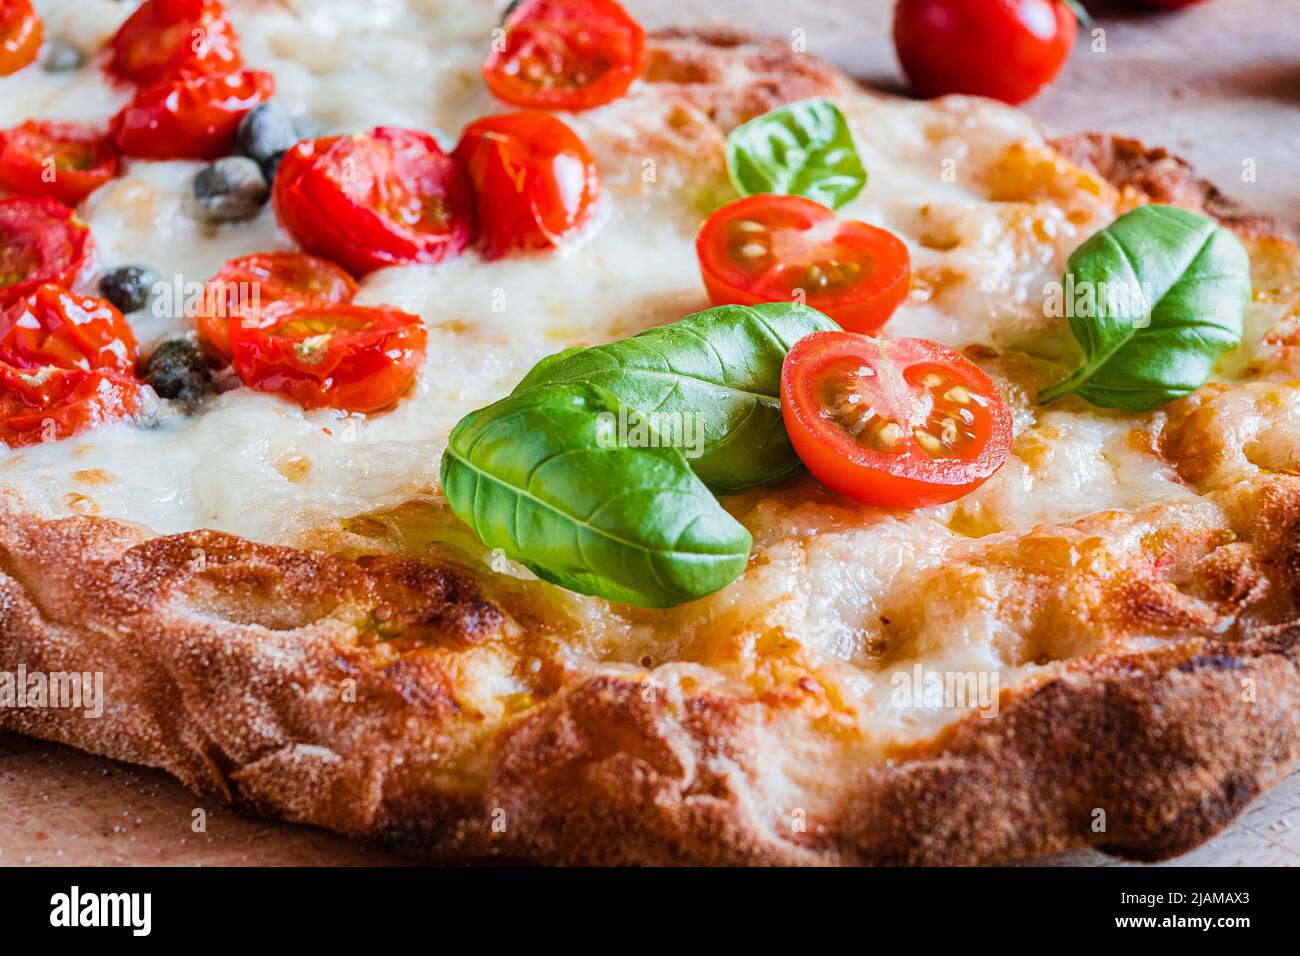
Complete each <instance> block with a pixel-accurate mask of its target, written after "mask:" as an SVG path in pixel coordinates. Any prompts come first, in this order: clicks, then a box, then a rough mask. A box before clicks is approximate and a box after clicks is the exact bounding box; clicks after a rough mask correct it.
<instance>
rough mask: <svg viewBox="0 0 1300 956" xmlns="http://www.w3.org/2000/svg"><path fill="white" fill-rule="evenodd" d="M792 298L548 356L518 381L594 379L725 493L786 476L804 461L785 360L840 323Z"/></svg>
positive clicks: (521, 387)
mask: <svg viewBox="0 0 1300 956" xmlns="http://www.w3.org/2000/svg"><path fill="white" fill-rule="evenodd" d="M838 328H839V326H837V325H836V324H835V323H834V322H832V321H831V320H830V319H828V318H827V317H826V316H824V315H822V314H821V313H820V312H818V311H817V310H816V309H811V308H809V307H807V306H804V305H798V304H796V303H786V302H773V303H767V304H764V305H756V306H739V305H724V306H720V307H718V308H716V309H709V310H708V311H706V312H697V313H696V314H694V315H688V316H687V317H686V318H684V319H681V320H679V321H677V322H674V323H672V324H671V325H664V326H659V327H658V328H653V329H649V330H648V331H645V332H642V333H641V334H640V335H637V336H634V337H632V338H630V339H623V340H621V341H618V342H611V343H609V344H608V345H599V346H596V347H595V348H589V349H569V350H568V351H566V352H561V353H559V354H558V355H552V356H550V357H549V358H546V359H543V360H542V361H541V362H540V363H539V364H538V366H537V367H536V368H534V369H533V370H532V371H531V372H529V373H528V375H527V376H525V377H524V379H523V381H521V382H520V383H519V384H518V385H517V386H515V391H514V394H516V395H518V394H520V393H521V392H525V391H527V390H529V389H531V388H535V387H536V386H538V385H540V384H543V383H554V382H592V383H594V384H596V385H599V386H600V387H602V388H604V389H606V390H608V391H609V392H610V393H611V394H613V395H614V397H615V398H616V399H618V400H619V401H620V402H622V403H623V404H624V405H626V406H627V407H628V408H630V409H633V410H634V411H635V412H638V413H640V414H641V415H642V416H644V417H645V418H646V419H647V420H648V422H649V427H650V428H651V429H653V431H654V432H655V433H657V434H658V435H659V436H660V438H661V439H663V440H666V441H667V442H668V443H669V444H671V445H674V446H676V447H679V448H681V449H682V451H683V453H684V454H685V455H686V458H687V461H688V462H689V463H690V466H691V467H692V468H693V469H694V470H695V473H696V474H697V475H699V476H700V478H701V479H702V480H703V481H704V483H705V484H706V485H708V486H709V488H710V489H712V490H713V491H715V492H717V493H719V494H730V493H733V492H737V491H744V490H746V489H748V488H753V487H756V486H758V485H764V484H769V483H772V482H776V481H780V480H781V479H783V478H786V477H788V476H789V475H792V474H794V473H796V472H798V471H799V470H800V469H801V468H802V467H803V465H802V463H801V462H800V461H799V456H798V455H796V454H795V451H794V448H793V447H792V446H791V445H790V439H789V436H787V435H786V432H785V423H784V421H783V420H782V418H781V365H782V363H784V362H785V353H786V352H788V351H789V350H790V348H791V347H792V346H793V345H794V344H795V343H796V342H798V341H799V340H800V339H801V338H803V337H804V336H805V335H808V334H810V333H812V332H818V331H823V330H828V329H829V330H833V329H838Z"/></svg>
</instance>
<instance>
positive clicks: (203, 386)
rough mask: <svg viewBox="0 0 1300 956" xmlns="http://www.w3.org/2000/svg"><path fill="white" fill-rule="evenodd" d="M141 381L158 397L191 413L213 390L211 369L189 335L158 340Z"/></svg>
mask: <svg viewBox="0 0 1300 956" xmlns="http://www.w3.org/2000/svg"><path fill="white" fill-rule="evenodd" d="M145 380H146V381H147V382H148V383H149V384H150V385H152V386H153V390H154V391H155V392H157V393H158V394H159V396H161V397H162V398H167V399H171V400H172V401H174V402H176V403H177V404H178V405H180V406H181V407H182V408H184V410H185V411H186V412H187V413H192V412H194V411H195V410H196V409H197V408H198V407H199V406H200V405H201V404H203V401H204V399H205V398H207V396H208V395H209V394H210V393H211V392H212V391H213V387H212V369H211V368H209V367H208V363H207V360H206V359H205V358H204V356H203V351H202V350H201V349H200V348H199V345H198V343H197V342H196V341H195V340H194V339H193V338H192V337H190V336H176V337H174V338H168V339H163V341H162V342H160V343H158V345H157V346H156V347H155V348H154V350H153V353H152V354H151V355H150V356H149V361H148V363H147V364H146V366H145Z"/></svg>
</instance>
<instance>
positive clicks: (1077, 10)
mask: <svg viewBox="0 0 1300 956" xmlns="http://www.w3.org/2000/svg"><path fill="white" fill-rule="evenodd" d="M1061 2H1062V3H1064V4H1065V5H1066V6H1067V7H1069V8H1070V9H1071V10H1072V11H1073V12H1074V18H1075V19H1076V20H1078V21H1079V22H1080V23H1081V24H1083V25H1084V26H1085V27H1093V26H1096V21H1095V20H1093V19H1092V17H1091V16H1089V15H1088V11H1087V9H1085V8H1084V6H1083V3H1082V2H1080V0H1061Z"/></svg>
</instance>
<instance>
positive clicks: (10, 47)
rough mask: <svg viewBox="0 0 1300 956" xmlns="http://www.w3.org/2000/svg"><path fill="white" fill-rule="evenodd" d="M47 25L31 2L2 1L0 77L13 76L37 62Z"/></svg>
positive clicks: (0, 4) (26, 0) (0, 8)
mask: <svg viewBox="0 0 1300 956" xmlns="http://www.w3.org/2000/svg"><path fill="white" fill-rule="evenodd" d="M44 40H45V24H44V23H42V22H41V18H40V16H39V15H38V14H37V13H36V11H35V10H34V9H33V8H32V3H31V0H0V76H10V75H12V74H14V73H17V72H18V71H19V70H21V69H22V68H23V67H25V66H28V65H29V64H31V63H32V62H33V61H35V59H36V55H37V54H38V53H39V52H40V49H41V43H42V42H44Z"/></svg>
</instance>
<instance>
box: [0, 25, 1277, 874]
mask: <svg viewBox="0 0 1300 956" xmlns="http://www.w3.org/2000/svg"><path fill="white" fill-rule="evenodd" d="M625 2H626V4H627V6H628V7H629V8H630V9H631V10H632V11H633V13H634V14H636V15H637V16H639V17H640V18H641V19H642V20H643V21H644V22H645V23H647V24H648V25H652V26H653V25H660V24H665V25H666V24H669V23H690V22H692V21H695V20H698V19H699V13H700V11H701V10H702V9H707V10H708V11H709V15H710V16H711V17H715V18H717V19H719V20H720V21H722V22H725V23H728V24H730V25H733V26H737V27H741V28H744V29H752V30H758V31H763V32H766V33H770V34H773V35H778V36H790V35H791V31H793V30H795V29H802V30H803V31H804V32H805V35H806V37H807V42H808V49H809V51H810V52H812V53H815V54H817V55H819V56H822V57H824V58H826V59H829V60H831V61H833V62H835V63H837V64H839V65H840V66H842V67H844V68H845V69H846V70H848V71H849V72H851V73H852V74H853V75H854V76H858V77H861V78H862V79H863V80H865V81H866V82H868V83H870V84H872V85H874V86H878V87H883V88H886V89H891V90H898V91H900V92H902V90H903V87H902V80H901V77H900V76H899V73H898V68H897V65H896V63H895V60H894V56H893V47H892V43H891V41H890V38H889V18H890V10H891V8H892V3H890V2H888V0H822V2H817V3H814V2H811V0H786V2H775V0H710V2H709V3H708V4H700V3H698V2H697V0H625ZM1088 6H1089V7H1090V8H1091V9H1092V10H1093V13H1094V14H1095V15H1096V17H1097V21H1098V27H1099V28H1100V29H1102V30H1104V31H1105V33H1104V40H1105V43H1104V49H1096V50H1094V48H1093V44H1092V42H1091V41H1092V38H1091V37H1086V38H1081V39H1080V41H1079V45H1078V47H1077V48H1076V50H1075V52H1074V55H1073V58H1072V59H1071V61H1070V64H1069V65H1068V67H1067V68H1066V71H1065V73H1064V74H1063V75H1062V77H1061V78H1060V79H1059V80H1058V81H1057V83H1056V84H1055V85H1054V86H1053V87H1052V88H1051V89H1050V90H1048V91H1047V92H1046V93H1044V94H1043V95H1042V96H1040V97H1039V98H1038V99H1037V100H1035V101H1034V102H1033V103H1031V104H1029V106H1028V110H1029V112H1031V113H1032V114H1033V115H1034V116H1035V117H1037V118H1038V119H1039V121H1040V122H1042V123H1043V124H1044V126H1046V127H1047V128H1049V129H1052V130H1055V131H1061V132H1065V131H1072V130H1086V129H1096V130H1112V131H1116V132H1121V133H1125V134H1128V135H1132V136H1137V137H1139V138H1142V139H1145V140H1146V141H1148V142H1150V143H1152V144H1159V145H1164V146H1167V147H1169V148H1171V149H1174V150H1176V151H1177V152H1178V153H1180V154H1181V155H1183V156H1185V157H1187V158H1188V159H1190V160H1191V161H1192V162H1193V163H1194V164H1195V165H1196V166H1197V168H1198V169H1199V170H1200V171H1201V173H1202V174H1203V175H1205V176H1206V177H1207V178H1209V179H1211V180H1213V181H1214V182H1216V183H1217V184H1218V185H1219V186H1220V188H1222V189H1223V190H1224V191H1226V192H1227V193H1229V194H1230V195H1232V196H1235V197H1237V198H1239V199H1241V200H1242V201H1244V202H1246V203H1249V204H1250V205H1252V206H1254V207H1255V208H1257V209H1260V210H1265V211H1269V212H1272V213H1274V214H1275V215H1277V216H1279V218H1281V219H1282V220H1283V221H1284V222H1285V223H1286V224H1287V225H1288V226H1289V227H1290V228H1293V229H1300V175H1297V174H1296V166H1297V163H1298V162H1300V48H1298V47H1297V46H1296V39H1297V38H1298V37H1300V3H1283V2H1279V0H1212V2H1209V3H1207V4H1205V5H1204V6H1200V7H1195V8H1192V9H1190V10H1187V11H1184V12H1181V13H1178V14H1172V15H1167V14H1156V15H1152V14H1134V13H1132V12H1129V10H1130V7H1131V6H1133V4H1130V3H1127V2H1123V0H1112V2H1103V0H1090V2H1089V3H1088ZM1099 46H1100V44H1099ZM1248 160H1250V161H1253V166H1254V170H1255V176H1254V181H1253V182H1252V181H1247V180H1245V179H1243V176H1242V172H1243V168H1245V167H1244V166H1243V164H1244V163H1246V161H1248ZM200 808H201V809H203V810H205V811H206V814H207V828H206V832H204V833H195V832H193V830H192V829H191V822H192V820H193V811H194V810H195V809H200ZM401 862H406V861H403V860H402V859H401V858H399V857H395V856H393V855H391V854H388V853H386V852H384V851H383V850H380V849H378V848H376V847H371V846H366V845H363V844H358V843H354V842H351V841H347V840H344V839H342V838H340V837H336V836H334V835H332V834H328V833H323V832H321V831H318V830H313V829H309V828H305V827H294V826H290V825H287V824H279V823H270V822H266V821H260V820H252V819H248V818H244V817H241V816H239V815H238V814H235V813H232V812H230V811H228V810H226V809H224V808H223V807H221V806H219V805H216V804H213V803H210V802H201V801H199V800H197V798H195V797H194V796H193V795H192V794H190V793H189V792H188V791H186V790H185V789H183V788H182V787H181V786H180V785H178V784H177V783H176V782H175V781H173V780H172V779H171V778H170V777H167V776H166V775H165V774H162V773H159V772H157V771H152V770H143V769H140V768H135V767H128V766H125V765H122V764H117V763H113V762H111V761H107V760H101V759H98V758H95V757H90V756H87V755H85V754H81V753H78V752H76V751H72V750H68V749H66V748H62V747H56V746H52V745H48V744H43V743H40V742H37V741H33V740H29V739H26V738H20V737H15V736H12V735H3V734H0V865H23V864H87V865H93V864H109V865H124V864H139V865H151V864H171V865H246V864H258V865H290V864H296V865H316V864H329V865H336V866H338V865H372V864H380V863H388V864H392V863H401ZM1048 862H1051V863H1054V864H1062V863H1075V864H1085V865H1092V864H1111V863H1113V862H1114V861H1110V860H1108V859H1107V858H1105V857H1102V856H1100V855H1099V854H1095V853H1080V854H1070V855H1068V856H1066V857H1062V858H1058V859H1056V860H1052V861H1048ZM1242 863H1249V864H1257V865H1283V864H1288V863H1289V864H1300V775H1297V776H1295V777H1292V778H1291V780H1290V781H1288V782H1287V783H1285V784H1283V785H1282V786H1281V787H1278V788H1277V789H1275V790H1274V791H1272V792H1271V793H1270V794H1267V795H1265V796H1264V797H1262V798H1261V799H1259V800H1257V801H1256V802H1255V803H1254V804H1253V805H1252V806H1251V807H1250V809H1249V810H1248V811H1247V812H1246V813H1245V814H1244V815H1243V816H1242V818H1241V819H1240V820H1238V821H1237V823H1235V824H1234V825H1233V826H1232V827H1231V828H1230V829H1229V830H1228V831H1226V832H1225V833H1224V834H1222V835H1221V836H1219V837H1218V838H1217V839H1216V840H1213V841H1211V842H1210V843H1209V844H1207V845H1206V846H1204V847H1201V848H1200V849H1198V850H1196V851H1194V852H1193V853H1190V854H1187V855H1186V856H1184V857H1182V858H1180V859H1179V860H1176V861H1173V865H1189V864H1201V865H1234V864H1242Z"/></svg>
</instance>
